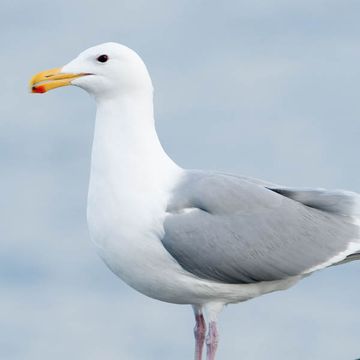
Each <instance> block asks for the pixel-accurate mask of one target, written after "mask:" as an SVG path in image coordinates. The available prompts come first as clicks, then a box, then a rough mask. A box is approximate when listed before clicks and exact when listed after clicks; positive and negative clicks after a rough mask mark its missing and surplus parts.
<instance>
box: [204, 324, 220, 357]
mask: <svg viewBox="0 0 360 360" xmlns="http://www.w3.org/2000/svg"><path fill="white" fill-rule="evenodd" d="M218 343H219V334H218V331H217V328H216V322H215V321H210V323H209V332H208V334H207V336H206V345H207V357H206V360H215V353H216V349H217V346H218Z"/></svg>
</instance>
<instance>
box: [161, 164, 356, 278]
mask: <svg viewBox="0 0 360 360" xmlns="http://www.w3.org/2000/svg"><path fill="white" fill-rule="evenodd" d="M358 203H359V195H357V194H355V193H350V192H342V191H332V192H331V191H325V190H323V189H319V190H316V189H315V190H314V189H310V190H308V189H305V190H303V189H291V188H285V187H279V186H276V185H272V184H269V183H265V182H262V181H260V180H254V179H249V178H244V177H237V176H234V175H227V174H220V173H211V172H202V171H188V172H187V174H186V176H184V177H183V179H182V181H181V182H180V183H179V184H178V186H177V188H176V189H174V191H173V197H172V199H171V200H170V202H169V206H168V209H167V211H168V216H167V217H166V219H165V222H164V230H165V234H164V236H163V238H162V243H163V245H164V247H165V248H166V249H167V250H168V252H169V253H170V254H171V255H172V256H173V257H174V259H175V260H176V261H177V262H178V263H179V264H180V265H181V266H182V267H183V268H184V269H185V270H187V271H189V272H191V273H193V274H194V275H196V276H198V277H200V278H204V279H208V280H214V281H220V282H225V283H233V284H235V283H239V284H246V283H254V282H259V281H271V280H280V279H285V278H287V277H289V276H295V275H300V274H302V273H306V272H307V271H308V270H309V269H311V268H313V267H315V266H317V265H319V264H322V263H324V262H326V261H328V260H329V259H331V258H333V257H334V256H336V255H338V254H339V253H341V252H343V251H344V250H346V249H347V248H348V245H349V243H350V242H352V241H358V242H359V227H358V226H357V225H355V224H354V223H353V219H352V217H351V216H352V215H354V214H356V213H357V211H358V209H356V205H357V204H358ZM186 209H187V211H186Z"/></svg>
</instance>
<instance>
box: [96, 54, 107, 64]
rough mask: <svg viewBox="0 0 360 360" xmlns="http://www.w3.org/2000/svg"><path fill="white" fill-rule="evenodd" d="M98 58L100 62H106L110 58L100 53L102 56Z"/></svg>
mask: <svg viewBox="0 0 360 360" xmlns="http://www.w3.org/2000/svg"><path fill="white" fill-rule="evenodd" d="M96 60H97V61H99V62H102V63H104V62H107V61H108V60H109V57H108V56H107V55H100V56H98V58H97V59H96Z"/></svg>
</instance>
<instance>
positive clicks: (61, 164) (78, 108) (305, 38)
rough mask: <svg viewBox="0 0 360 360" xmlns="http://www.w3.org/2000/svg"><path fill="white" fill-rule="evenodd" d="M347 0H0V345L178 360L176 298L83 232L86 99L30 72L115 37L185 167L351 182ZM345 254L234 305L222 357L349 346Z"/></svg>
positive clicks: (296, 354) (358, 323) (352, 319)
mask: <svg viewBox="0 0 360 360" xmlns="http://www.w3.org/2000/svg"><path fill="white" fill-rule="evenodd" d="M359 11H360V3H359V2H358V1H355V0H354V1H350V0H347V1H331V0H328V1H325V0H311V1H310V0H303V1H297V2H291V1H285V0H269V1H266V2H265V1H259V0H251V1H250V0H248V1H245V0H233V1H224V2H216V1H200V0H191V1H190V0H182V1H180V0H175V1H165V0H153V1H146V0H131V1H130V0H123V1H116V0H102V1H90V0H87V1H83V0H82V1H81V0H80V1H69V0H63V1H61V2H60V1H39V0H33V1H31V2H30V1H29V2H24V1H22V2H20V1H9V0H3V1H2V5H1V15H0V16H1V22H0V30H1V32H0V33H1V42H2V51H1V54H0V61H1V69H2V73H1V78H2V82H3V83H2V86H1V89H0V94H1V106H0V169H1V175H0V183H1V186H0V197H1V206H0V219H1V220H0V234H1V240H0V358H1V359H4V360H20V359H21V360H22V359H26V360H39V359H52V360H60V359H64V358H68V359H87V360H103V359H106V360H115V359H116V360H119V359H126V360H138V359H144V360H145V359H157V360H165V359H166V360H168V359H172V360H184V359H191V358H192V354H193V334H192V328H193V314H192V310H191V308H190V307H189V306H179V305H171V304H166V303H160V302H158V301H155V300H152V299H149V298H146V297H144V296H143V295H140V294H138V293H137V292H135V291H134V290H132V289H131V288H129V287H128V286H127V285H125V284H124V283H122V282H121V281H120V280H119V279H117V278H116V277H115V276H114V275H113V274H112V273H111V272H110V271H109V270H108V269H107V268H106V266H105V265H104V264H103V263H102V262H101V260H100V259H99V258H98V257H97V255H96V253H95V249H94V247H93V246H92V244H91V242H90V241H89V236H88V233H87V227H86V198H87V186H88V176H89V162H90V150H91V142H92V135H93V126H94V116H95V113H94V111H95V105H94V103H93V101H92V99H91V98H90V97H89V96H88V95H87V94H86V93H85V92H83V91H81V90H80V89H78V88H75V87H72V88H65V89H59V90H57V91H52V92H50V93H48V94H45V95H43V96H39V95H31V94H29V92H28V89H27V82H28V80H29V79H30V77H31V76H32V75H33V74H34V73H36V72H38V71H41V70H44V69H48V68H52V67H57V66H61V65H63V64H65V63H67V62H68V61H69V60H71V59H72V58H74V57H75V56H77V55H78V53H79V52H81V51H83V50H84V49H86V48H88V47H90V46H93V45H96V44H98V43H102V42H107V41H116V42H120V43H123V44H125V45H127V46H129V47H131V48H133V49H134V50H136V51H137V52H138V53H139V54H140V55H141V56H142V58H143V59H144V61H145V63H146V64H147V66H148V68H149V71H150V73H151V76H152V79H153V83H154V86H155V106H156V118H157V128H158V132H159V135H160V138H161V140H162V143H163V145H164V147H165V149H167V151H168V153H169V154H170V155H171V156H172V157H173V158H174V159H175V160H176V161H177V162H178V163H179V164H180V165H182V166H183V167H186V168H207V169H216V170H223V171H227V172H234V173H239V174H244V175H249V176H253V177H258V178H262V179H266V180H269V181H273V182H275V183H279V184H284V185H291V186H305V187H307V186H312V187H325V188H343V189H349V190H353V191H358V192H360V181H359V180H360V167H359V161H358V158H359V155H358V154H359V151H360V143H359V136H360V102H359V87H360V85H359V84H360V71H359V63H360V41H359V39H360V26H359ZM359 274H360V263H352V264H348V265H344V266H339V267H334V268H331V269H327V270H325V271H322V272H318V273H316V274H314V275H313V276H312V277H310V278H307V279H305V280H303V281H302V282H301V283H299V284H298V285H297V286H296V287H294V288H292V289H290V290H288V291H286V292H278V293H274V294H269V295H265V296H263V297H260V298H257V299H255V300H253V301H249V302H246V303H243V304H239V305H232V306H229V307H227V308H226V309H225V311H224V312H223V314H222V316H221V318H220V325H219V326H220V332H221V333H220V334H221V340H220V347H219V353H218V358H219V360H221V359H223V360H225V359H244V360H245V359H246V360H260V359H277V360H289V359H295V360H297V359H299V360H300V359H301V360H304V359H311V360H314V359H320V360H321V359H327V360H330V359H334V360H339V359H344V360H347V359H349V360H353V359H355V358H358V357H359V356H360V344H359V329H360V311H359V297H360V284H359Z"/></svg>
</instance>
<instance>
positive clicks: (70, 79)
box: [30, 42, 152, 99]
mask: <svg viewBox="0 0 360 360" xmlns="http://www.w3.org/2000/svg"><path fill="white" fill-rule="evenodd" d="M66 85H75V86H79V87H81V88H83V89H84V90H86V91H87V92H88V93H90V94H91V95H93V96H94V97H95V98H97V99H102V98H113V97H118V96H121V95H130V94H132V93H143V92H145V93H152V83H151V79H150V76H149V74H148V71H147V69H146V66H145V64H144V63H143V61H142V60H141V58H140V57H139V55H137V54H136V53H135V51H133V50H131V49H129V48H128V47H126V46H124V45H120V44H117V43H112V42H110V43H105V44H101V45H98V46H94V47H92V48H89V49H87V50H85V51H83V52H82V53H81V54H80V55H79V56H78V57H76V58H75V59H74V60H72V61H70V62H69V63H68V64H66V65H65V66H63V67H62V68H55V69H51V70H47V71H43V72H41V73H39V74H37V75H35V76H34V77H33V78H32V79H31V81H30V86H31V91H32V92H33V93H44V92H46V91H48V90H51V89H54V88H57V87H61V86H66Z"/></svg>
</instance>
